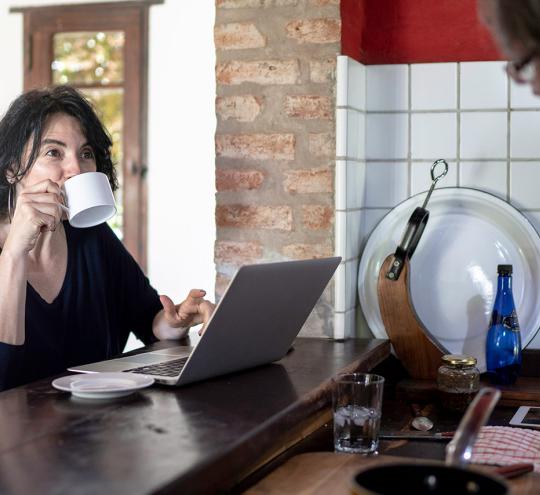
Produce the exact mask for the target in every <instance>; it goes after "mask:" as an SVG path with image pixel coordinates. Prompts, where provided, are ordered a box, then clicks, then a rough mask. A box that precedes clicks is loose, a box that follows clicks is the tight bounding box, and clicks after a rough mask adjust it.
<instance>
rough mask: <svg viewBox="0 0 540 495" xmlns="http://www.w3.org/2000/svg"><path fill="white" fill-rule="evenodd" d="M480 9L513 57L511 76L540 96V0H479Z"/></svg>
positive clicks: (487, 24)
mask: <svg viewBox="0 0 540 495" xmlns="http://www.w3.org/2000/svg"><path fill="white" fill-rule="evenodd" d="M478 11H479V14H480V18H481V20H482V21H483V22H484V23H485V25H486V26H487V27H488V29H489V30H490V31H491V34H492V35H493V38H494V39H495V41H496V42H497V44H498V45H499V48H500V49H501V51H502V52H503V54H504V55H505V56H506V57H507V58H508V60H510V62H508V66H507V71H508V74H509V75H510V77H512V79H514V81H516V82H517V83H521V84H530V85H531V89H532V91H533V93H534V94H535V95H539V96H540V0H478Z"/></svg>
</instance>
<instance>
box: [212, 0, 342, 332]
mask: <svg viewBox="0 0 540 495" xmlns="http://www.w3.org/2000/svg"><path fill="white" fill-rule="evenodd" d="M340 39H341V21H340V6H339V0H217V1H216V25H215V44H216V81H217V98H216V114H217V122H218V123H217V131H216V190H217V194H216V203H217V206H216V227H217V233H216V234H217V235H216V239H217V240H216V245H215V262H216V268H217V274H218V275H217V283H216V292H217V294H216V297H218V298H219V296H220V295H221V294H222V292H223V290H224V288H225V287H226V285H227V283H228V282H229V280H230V278H231V277H232V275H233V274H234V273H235V271H236V269H237V268H238V267H239V266H240V265H242V264H245V263H260V262H263V261H276V260H287V259H302V258H314V257H323V256H332V255H333V253H334V216H335V213H334V211H335V206H334V159H335V67H336V56H337V55H338V54H339V53H340V47H341V43H340ZM332 332H333V290H332V287H329V288H328V289H327V290H326V292H325V294H324V296H323V298H322V299H321V301H320V302H319V304H318V306H317V308H316V310H315V311H314V312H313V313H312V315H311V316H310V318H309V320H308V323H307V325H306V326H305V327H304V329H303V331H302V333H303V335H305V336H306V335H309V336H323V335H324V336H331V335H332Z"/></svg>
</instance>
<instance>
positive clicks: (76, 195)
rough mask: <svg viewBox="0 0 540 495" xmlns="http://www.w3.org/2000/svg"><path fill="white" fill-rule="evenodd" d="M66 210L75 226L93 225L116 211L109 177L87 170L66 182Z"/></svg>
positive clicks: (106, 218) (104, 220) (103, 220)
mask: <svg viewBox="0 0 540 495" xmlns="http://www.w3.org/2000/svg"><path fill="white" fill-rule="evenodd" d="M64 192H65V195H66V205H67V208H65V211H66V213H67V215H68V220H69V223H70V224H71V225H72V226H73V227H79V228H84V227H93V226H94V225H99V224H100V223H103V222H106V221H107V220H109V218H111V217H113V216H114V214H115V213H116V205H115V203H114V195H113V192H112V189H111V185H110V183H109V179H108V177H107V176H106V175H105V174H103V173H101V172H86V173H84V174H79V175H75V176H73V177H70V178H69V179H68V180H66V182H64Z"/></svg>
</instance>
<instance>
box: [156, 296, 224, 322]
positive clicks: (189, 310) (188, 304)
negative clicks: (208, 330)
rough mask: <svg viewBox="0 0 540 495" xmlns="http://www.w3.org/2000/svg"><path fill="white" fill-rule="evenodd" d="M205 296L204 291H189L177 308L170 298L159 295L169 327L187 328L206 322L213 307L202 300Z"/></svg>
mask: <svg viewBox="0 0 540 495" xmlns="http://www.w3.org/2000/svg"><path fill="white" fill-rule="evenodd" d="M205 295H206V292H205V291H204V290H201V289H191V290H190V291H189V294H188V296H187V298H186V299H185V301H183V302H182V303H181V304H179V305H177V306H175V304H174V303H173V301H172V300H171V298H170V297H168V296H165V295H161V296H160V297H159V299H160V301H161V304H162V306H163V310H164V313H165V318H166V319H167V322H168V323H169V325H171V326H177V327H178V326H182V327H187V326H191V325H198V324H199V323H205V322H206V321H208V319H209V318H210V315H211V314H212V311H213V308H214V305H213V304H212V303H210V302H209V301H206V300H205V299H204V296H205Z"/></svg>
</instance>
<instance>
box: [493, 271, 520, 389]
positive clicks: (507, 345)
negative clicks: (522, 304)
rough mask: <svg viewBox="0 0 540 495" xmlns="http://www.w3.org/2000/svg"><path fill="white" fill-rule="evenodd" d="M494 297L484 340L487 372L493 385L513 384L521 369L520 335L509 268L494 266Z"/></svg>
mask: <svg viewBox="0 0 540 495" xmlns="http://www.w3.org/2000/svg"><path fill="white" fill-rule="evenodd" d="M497 272H498V274H499V276H498V279H497V295H496V297H495V303H494V305H493V312H492V313H491V321H490V324H489V330H488V334H487V340H486V363H487V370H488V374H489V376H490V378H491V379H492V381H493V382H495V383H499V384H503V385H509V384H511V383H514V382H515V381H516V379H517V377H518V375H519V371H520V369H521V333H520V331H519V323H518V319H517V315H516V307H515V304H514V297H513V296H512V265H498V267H497Z"/></svg>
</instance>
